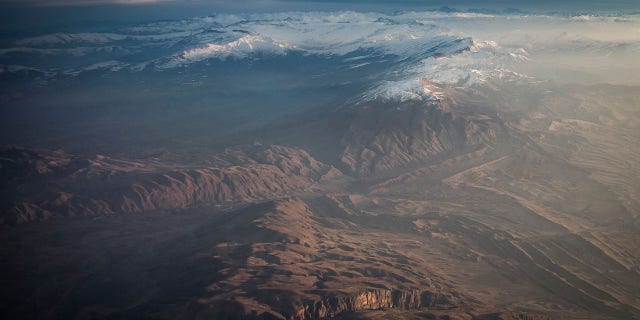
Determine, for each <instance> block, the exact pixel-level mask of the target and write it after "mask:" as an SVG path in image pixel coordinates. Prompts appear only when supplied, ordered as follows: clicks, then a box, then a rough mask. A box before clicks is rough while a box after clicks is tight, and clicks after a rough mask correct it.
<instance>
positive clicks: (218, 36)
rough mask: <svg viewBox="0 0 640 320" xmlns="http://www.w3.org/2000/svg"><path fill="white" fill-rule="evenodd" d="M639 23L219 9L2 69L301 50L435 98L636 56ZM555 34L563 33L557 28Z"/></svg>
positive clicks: (177, 62) (65, 37) (124, 65)
mask: <svg viewBox="0 0 640 320" xmlns="http://www.w3.org/2000/svg"><path fill="white" fill-rule="evenodd" d="M623 18H624V19H623ZM621 21H622V22H621ZM639 21H640V20H639V19H638V18H637V17H635V16H630V17H596V16H588V18H586V17H582V16H575V17H566V16H557V17H556V16H543V15H539V16H536V15H532V16H524V15H517V14H514V15H499V16H492V15H486V14H477V13H462V12H453V13H445V12H406V13H398V14H389V15H385V14H380V13H358V12H331V13H326V12H316V13H313V12H304V13H301V12H298V13H271V14H266V13H262V14H221V15H216V16H207V17H196V18H190V19H184V20H173V21H160V22H154V23H148V24H143V25H138V26H134V27H129V28H121V29H117V30H110V31H109V32H78V33H53V34H43V35H37V36H34V37H28V38H23V39H16V40H15V41H13V43H12V44H11V45H10V46H5V47H0V69H4V73H7V72H10V71H9V70H10V68H7V67H6V66H15V65H22V66H25V67H27V68H31V69H37V70H43V72H45V73H46V74H47V75H49V76H60V75H66V76H73V75H78V74H80V73H82V72H86V71H96V70H100V71H102V72H138V71H141V70H156V71H161V70H167V69H174V68H185V67H188V66H190V65H193V64H197V63H201V62H203V61H207V60H216V61H225V60H228V59H234V60H241V59H252V58H253V57H257V56H260V57H264V56H284V55H287V54H289V53H291V52H296V53H300V54H303V55H314V56H318V57H328V58H336V57H337V58H340V57H344V60H343V61H344V63H346V64H347V66H346V67H347V68H353V69H356V68H362V67H365V66H367V65H369V64H371V63H373V62H384V63H385V65H386V66H387V72H386V74H384V75H382V76H376V77H375V79H377V80H376V81H377V82H375V83H372V85H371V89H370V90H369V91H367V92H365V93H364V94H363V97H365V100H366V99H379V98H383V99H400V100H406V99H433V98H434V95H433V92H432V91H433V90H430V89H425V87H424V86H423V85H421V81H422V80H421V79H428V80H429V81H431V82H433V83H440V84H448V85H464V86H471V85H474V84H478V83H482V82H484V81H486V80H487V79H490V78H492V77H504V76H505V75H510V76H515V75H516V74H517V73H516V72H515V71H514V70H513V69H512V67H513V66H517V65H518V64H521V63H525V62H527V61H528V60H529V59H533V58H532V54H533V53H537V52H554V51H566V52H568V51H571V52H578V53H581V52H584V53H585V54H591V55H599V56H602V55H609V54H613V53H620V52H622V53H625V54H624V55H623V56H622V57H623V58H626V57H630V56H632V55H634V54H636V53H637V52H640V41H639V39H638V38H639V37H638V36H637V35H633V34H632V35H621V34H619V33H615V32H613V31H615V30H617V29H616V28H618V25H620V24H624V25H625V28H627V29H628V26H627V25H628V24H639V25H640V23H638V22H639ZM525 22H526V23H527V24H528V25H533V27H530V28H528V31H527V33H523V32H522V31H521V30H520V29H519V28H518V26H519V25H521V24H523V23H525ZM557 30H563V31H562V32H560V33H559V34H558V31H557ZM580 30H585V31H589V36H586V35H585V36H582V35H581V34H580V33H579V32H578V31H580ZM605 31H606V32H605ZM609 31H611V32H609ZM601 33H602V34H601ZM605 33H606V34H608V35H611V34H615V35H616V37H615V38H614V39H612V38H611V36H606V35H605ZM605 36H606V37H605ZM607 37H608V38H607ZM604 39H608V40H606V41H605V40H604ZM523 48H524V49H523ZM525 49H526V50H525ZM618 56H620V55H618ZM605 62H606V61H605ZM103 66H110V67H103ZM115 66H117V67H115Z"/></svg>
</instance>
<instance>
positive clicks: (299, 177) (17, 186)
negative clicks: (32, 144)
mask: <svg viewBox="0 0 640 320" xmlns="http://www.w3.org/2000/svg"><path fill="white" fill-rule="evenodd" d="M2 168H3V178H4V179H3V181H5V184H4V185H3V197H2V199H3V208H2V211H3V213H2V218H1V221H2V222H3V223H23V222H28V221H34V220H42V219H47V218H50V217H52V216H78V215H99V214H111V213H131V212H144V211H153V210H171V209H179V208H185V207H188V206H193V205H202V204H229V203H236V202H252V201H259V200H262V199H269V198H274V197H278V196H282V195H285V194H290V193H294V192H301V191H304V190H306V189H309V188H313V186H314V185H315V184H317V183H318V182H320V181H323V180H325V179H330V178H334V177H337V176H339V175H340V172H339V171H338V170H336V169H335V168H333V167H331V166H328V165H325V164H323V163H320V162H318V161H316V160H315V159H314V158H313V157H311V156H310V155H309V154H308V153H306V152H305V151H303V150H300V149H293V148H286V147H281V146H273V145H272V146H251V147H237V148H231V149H227V150H225V151H224V152H223V153H221V154H217V155H212V156H210V158H209V159H205V161H203V162H201V163H196V164H189V165H185V164H182V163H179V162H176V161H175V160H171V161H166V162H165V161H163V160H162V159H147V160H142V161H132V160H121V159H113V158H110V157H106V156H100V155H98V156H96V157H95V158H93V159H79V158H78V157H73V156H71V155H68V154H65V153H63V152H61V151H54V152H51V151H43V150H29V149H20V148H6V149H4V150H2ZM5 179H6V180H5ZM34 190H37V192H34Z"/></svg>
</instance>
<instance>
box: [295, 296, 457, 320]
mask: <svg viewBox="0 0 640 320" xmlns="http://www.w3.org/2000/svg"><path fill="white" fill-rule="evenodd" d="M460 304H461V302H460V301H459V299H458V298H457V297H454V296H451V295H447V294H443V293H437V292H432V291H423V290H391V289H380V290H371V291H365V292H361V293H359V294H357V295H353V296H349V295H345V296H331V297H327V298H324V299H322V300H320V301H316V302H313V303H310V304H308V305H305V306H304V308H303V309H302V310H300V311H299V312H298V313H297V314H296V315H295V316H294V317H293V319H296V320H303V319H333V318H334V317H336V316H338V315H340V314H341V313H343V312H349V311H360V310H384V309H402V310H417V309H421V308H445V307H451V306H453V305H460Z"/></svg>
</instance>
